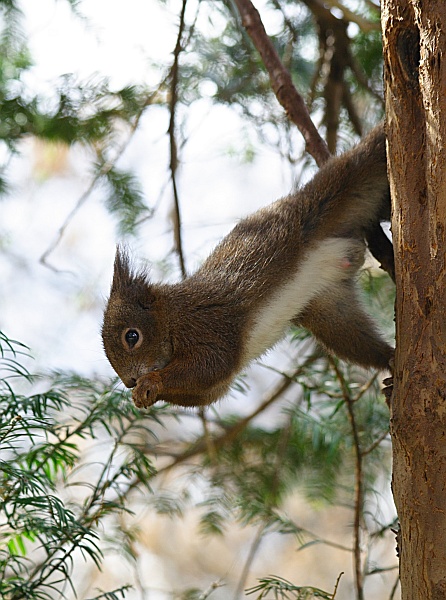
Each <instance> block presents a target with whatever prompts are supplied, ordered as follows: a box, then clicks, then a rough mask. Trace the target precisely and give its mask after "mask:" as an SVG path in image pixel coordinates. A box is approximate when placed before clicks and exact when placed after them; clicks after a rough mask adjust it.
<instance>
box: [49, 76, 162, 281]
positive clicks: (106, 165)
mask: <svg viewBox="0 0 446 600" xmlns="http://www.w3.org/2000/svg"><path fill="white" fill-rule="evenodd" d="M164 83H165V79H163V81H162V82H161V84H160V85H159V86H158V88H157V89H156V91H155V92H153V93H152V94H150V95H149V96H148V97H147V99H146V100H145V102H144V104H143V105H142V106H141V108H140V110H139V112H138V114H137V115H136V118H135V120H134V122H133V123H132V125H131V127H130V133H129V135H128V136H127V138H126V139H125V141H124V142H123V144H122V145H121V147H120V148H119V149H118V151H117V152H116V154H115V156H114V158H113V159H112V160H107V161H104V162H103V164H102V165H101V167H100V168H99V170H98V171H97V173H96V175H95V176H94V177H93V179H92V181H91V183H90V185H89V186H88V188H87V189H86V190H85V192H84V193H83V194H82V195H81V197H80V198H79V199H78V201H77V202H76V204H75V205H74V207H73V208H72V210H71V211H70V212H69V214H68V215H67V217H66V218H65V220H64V222H63V223H62V225H61V226H60V227H59V229H58V231H57V233H56V235H55V237H54V239H53V241H52V242H51V243H50V245H49V246H48V247H47V249H46V250H45V252H44V253H43V254H42V256H41V257H40V259H39V262H40V263H41V264H42V265H44V266H45V267H48V268H49V269H51V270H52V271H55V272H56V273H59V272H60V269H57V268H56V267H54V266H53V265H51V264H50V263H49V262H48V258H49V256H50V255H51V254H52V253H53V252H54V250H55V249H56V248H57V246H58V245H59V244H60V242H61V240H62V238H63V236H64V234H65V231H66V229H67V227H68V226H69V224H70V223H71V221H72V220H73V218H74V217H75V215H76V214H77V213H78V212H79V210H80V209H81V208H82V206H83V205H84V204H85V202H86V201H87V200H88V198H89V197H90V195H91V193H92V192H93V190H94V189H95V187H96V185H97V183H98V181H99V180H100V179H101V178H102V177H103V176H104V175H107V173H109V172H110V171H111V169H113V167H114V166H115V165H116V163H117V162H118V160H119V159H120V158H121V156H122V155H123V154H124V152H125V151H126V149H127V147H128V146H129V144H130V142H131V140H132V138H133V136H134V134H135V132H136V130H137V128H138V126H139V123H140V121H141V118H142V116H143V114H144V111H145V110H146V108H147V107H148V106H149V105H150V104H151V103H152V101H153V99H154V98H155V97H156V96H157V94H158V93H159V90H160V88H161V87H162V86H163V85H164Z"/></svg>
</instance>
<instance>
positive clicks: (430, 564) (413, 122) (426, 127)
mask: <svg viewBox="0 0 446 600" xmlns="http://www.w3.org/2000/svg"><path fill="white" fill-rule="evenodd" d="M382 28H383V35H384V62H385V88H386V91H385V93H386V110H387V136H388V148H389V152H388V156H389V176H390V184H391V192H392V198H393V222H392V232H393V240H394V248H395V259H396V260H395V270H396V285H397V300H396V339H397V349H396V357H395V373H394V392H393V397H392V400H391V433H392V439H393V481H392V485H393V494H394V498H395V503H396V507H397V511H398V516H399V520H400V528H401V531H400V536H399V538H400V540H399V546H400V547H399V552H400V578H401V591H402V599H403V600H415V599H416V600H428V599H432V600H440V599H445V598H446V264H445V256H446V239H445V226H446V2H445V0H382Z"/></svg>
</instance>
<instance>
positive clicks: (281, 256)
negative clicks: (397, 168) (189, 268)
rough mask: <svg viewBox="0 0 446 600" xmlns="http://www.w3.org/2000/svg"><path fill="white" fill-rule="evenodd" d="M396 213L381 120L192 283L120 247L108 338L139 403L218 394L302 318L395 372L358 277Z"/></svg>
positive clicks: (351, 354) (206, 400) (234, 235)
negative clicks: (150, 267) (158, 277)
mask: <svg viewBox="0 0 446 600" xmlns="http://www.w3.org/2000/svg"><path fill="white" fill-rule="evenodd" d="M389 218H390V193H389V184H388V179H387V166H386V141H385V134H384V127H383V125H382V124H381V125H379V126H377V127H376V128H375V129H373V130H372V131H371V132H370V133H369V134H368V135H367V136H366V137H365V138H364V139H363V140H362V141H361V142H360V143H359V145H358V146H356V147H355V148H353V149H352V150H350V151H348V152H346V153H345V154H343V155H341V156H339V157H333V158H331V159H330V160H329V161H328V162H327V163H326V164H325V165H324V166H323V167H322V168H321V169H320V170H319V171H318V172H317V173H316V174H315V176H314V177H313V179H312V180H311V181H310V182H309V183H307V184H306V185H305V186H304V187H302V188H301V189H300V190H298V191H296V192H294V193H291V194H290V195H289V196H287V197H285V198H282V199H280V200H277V201H276V202H274V203H273V204H271V205H269V206H267V207H265V208H262V209H260V210H259V211H257V212H255V213H253V214H251V215H250V216H248V217H247V218H245V219H243V220H241V221H240V222H239V223H238V224H237V225H236V226H235V227H234V228H233V230H232V231H231V232H230V233H229V234H228V235H227V236H226V237H225V238H224V239H223V240H222V241H221V242H220V243H219V244H218V245H217V247H216V248H215V249H214V251H213V252H212V253H211V254H210V256H209V257H208V258H207V259H206V260H205V262H204V263H203V264H202V266H201V267H200V268H199V269H198V270H197V271H196V272H195V273H194V274H192V275H191V276H189V277H187V278H186V279H185V280H183V281H181V282H178V283H174V284H162V283H152V282H151V280H150V277H149V274H148V272H147V270H140V271H135V270H134V269H133V268H132V266H131V262H130V259H129V256H128V254H127V252H126V251H125V250H124V249H123V248H122V247H119V246H118V249H117V252H116V258H115V263H114V274H113V281H112V286H111V291H110V297H109V300H108V303H107V306H106V309H105V312H104V320H103V326H102V338H103V344H104V349H105V353H106V355H107V358H108V359H109V361H110V363H111V365H112V367H113V368H114V369H115V371H116V372H117V374H118V375H119V376H120V378H121V379H122V381H123V383H124V384H125V385H126V386H127V387H129V388H133V392H132V397H133V401H134V403H135V405H136V406H137V407H145V408H147V407H149V406H151V405H153V404H154V403H155V402H157V401H158V400H164V401H166V402H169V403H172V404H176V405H181V406H188V407H191V406H204V405H208V404H210V403H212V402H214V401H216V400H217V399H219V398H221V397H222V396H224V395H225V394H226V393H227V391H228V389H229V387H230V385H231V383H232V382H233V380H234V378H235V376H236V375H237V374H238V373H239V372H240V371H241V370H242V369H243V368H244V367H246V366H247V365H248V364H249V363H250V362H251V361H252V360H254V359H255V358H257V357H259V356H261V355H262V354H263V353H264V352H266V351H267V350H268V349H270V348H271V347H272V346H274V344H276V343H277V342H278V341H279V340H280V339H281V338H282V337H283V336H284V335H285V333H286V331H287V329H288V328H289V326H290V325H292V324H294V325H298V326H303V327H305V328H307V329H309V330H310V332H312V333H313V335H314V336H315V337H316V339H317V340H318V341H319V342H321V343H322V345H323V346H325V347H326V348H327V350H328V351H331V352H333V353H335V354H336V355H337V356H338V357H340V358H342V359H346V360H347V361H350V362H353V363H355V364H359V365H362V366H365V367H374V368H378V369H390V366H389V361H391V359H392V357H393V352H394V351H393V348H392V347H391V346H390V345H389V344H387V343H386V342H385V341H384V340H383V338H382V337H381V335H380V333H378V330H377V327H376V325H375V324H374V322H373V321H372V319H371V318H370V317H369V316H368V315H367V314H366V313H365V312H364V310H363V308H362V306H361V304H360V301H359V300H358V297H357V289H356V283H355V279H356V274H357V272H358V269H359V268H360V267H361V266H362V264H363V262H364V253H365V243H364V238H365V237H367V233H369V232H370V231H371V230H372V229H373V228H376V225H377V224H379V222H380V221H382V220H386V219H389Z"/></svg>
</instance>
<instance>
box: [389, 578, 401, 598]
mask: <svg viewBox="0 0 446 600" xmlns="http://www.w3.org/2000/svg"><path fill="white" fill-rule="evenodd" d="M399 583H400V576H399V574H398V576H397V578H396V579H395V583H394V584H393V587H392V589H391V591H390V596H389V600H393V599H394V598H395V594H396V590H397V589H398V585H399Z"/></svg>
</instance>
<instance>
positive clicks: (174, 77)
mask: <svg viewBox="0 0 446 600" xmlns="http://www.w3.org/2000/svg"><path fill="white" fill-rule="evenodd" d="M186 5H187V0H183V5H182V7H181V13H180V24H179V26H178V35H177V41H176V44H175V49H174V52H173V64H172V67H171V70H170V77H171V83H170V99H169V111H170V120H169V128H168V133H169V142H170V165H169V168H170V177H171V181H172V191H173V202H174V222H173V228H174V240H175V251H176V253H177V255H178V260H179V263H180V270H181V275H182V276H183V278H185V277H186V266H185V261H184V253H183V243H182V232H181V213H180V198H179V195H178V186H177V170H178V148H177V142H176V107H177V102H178V80H179V60H180V54H181V52H182V51H183V46H182V40H183V32H184V28H185V24H186V22H185V14H186Z"/></svg>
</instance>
